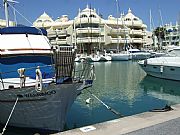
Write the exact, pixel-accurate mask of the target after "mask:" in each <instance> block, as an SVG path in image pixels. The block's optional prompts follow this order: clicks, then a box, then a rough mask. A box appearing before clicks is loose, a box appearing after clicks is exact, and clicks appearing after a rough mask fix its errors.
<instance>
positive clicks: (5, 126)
mask: <svg viewBox="0 0 180 135" xmlns="http://www.w3.org/2000/svg"><path fill="white" fill-rule="evenodd" d="M18 99H19V98H18V97H17V98H16V102H15V103H14V106H13V108H12V110H11V113H10V115H9V117H8V120H7V122H6V124H5V126H4V128H3V131H2V133H1V134H0V135H3V134H4V132H5V130H6V127H7V125H8V123H9V121H10V119H11V116H12V114H13V112H14V109H15V107H16V104H17V102H18Z"/></svg>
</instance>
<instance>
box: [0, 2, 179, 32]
mask: <svg viewBox="0 0 180 135" xmlns="http://www.w3.org/2000/svg"><path fill="white" fill-rule="evenodd" d="M0 1H1V2H0V19H1V18H2V19H4V9H3V0H0ZM17 1H18V2H19V3H18V4H15V8H16V10H18V11H19V12H20V13H21V14H22V15H23V16H25V17H26V18H27V19H28V20H29V21H30V22H32V23H33V22H34V21H35V20H36V19H37V18H38V17H39V16H40V15H41V14H43V13H44V12H46V13H47V14H48V15H49V16H50V17H52V19H53V20H55V19H57V17H60V16H61V15H68V16H69V18H70V19H74V17H76V16H77V14H78V11H79V8H80V9H81V10H82V9H84V8H86V5H87V4H88V5H91V7H92V8H95V9H96V11H99V13H101V14H102V15H103V18H104V19H107V18H108V16H109V15H113V16H114V17H117V8H116V4H117V2H118V3H119V16H120V13H121V12H124V13H125V14H126V13H127V11H128V9H129V8H130V9H131V10H132V13H133V14H134V15H135V16H137V17H139V18H140V19H142V21H143V22H144V23H145V24H146V25H147V26H148V29H149V26H150V10H151V14H152V19H153V22H154V25H155V27H157V26H159V25H161V24H162V23H163V24H167V23H170V22H172V24H175V22H176V21H178V20H179V21H180V0H17ZM9 14H10V17H11V20H12V19H13V10H12V9H11V8H9ZM16 14H17V13H16ZM160 14H161V15H160ZM160 16H161V17H162V21H161V19H160ZM17 22H18V23H20V24H25V25H28V26H31V24H30V23H28V22H27V21H26V20H25V19H23V18H22V17H21V16H20V15H18V14H17Z"/></svg>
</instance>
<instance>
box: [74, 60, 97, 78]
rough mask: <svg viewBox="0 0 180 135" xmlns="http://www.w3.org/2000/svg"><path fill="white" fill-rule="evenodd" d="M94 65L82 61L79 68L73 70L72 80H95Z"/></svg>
mask: <svg viewBox="0 0 180 135" xmlns="http://www.w3.org/2000/svg"><path fill="white" fill-rule="evenodd" d="M94 71H95V70H94V65H93V64H91V63H88V62H83V63H82V65H81V69H80V68H79V69H76V70H75V71H74V75H73V76H74V77H73V78H74V80H78V81H84V80H92V81H93V80H95V78H96V77H95V72H94Z"/></svg>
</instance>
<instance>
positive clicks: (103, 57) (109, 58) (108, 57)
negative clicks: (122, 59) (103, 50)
mask: <svg viewBox="0 0 180 135" xmlns="http://www.w3.org/2000/svg"><path fill="white" fill-rule="evenodd" d="M100 57H101V58H100V61H111V60H112V58H111V56H108V55H101V56H100Z"/></svg>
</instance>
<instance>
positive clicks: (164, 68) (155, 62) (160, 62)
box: [138, 57, 180, 81]
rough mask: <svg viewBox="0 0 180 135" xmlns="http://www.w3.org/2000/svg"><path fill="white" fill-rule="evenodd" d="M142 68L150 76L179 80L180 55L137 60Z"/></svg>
mask: <svg viewBox="0 0 180 135" xmlns="http://www.w3.org/2000/svg"><path fill="white" fill-rule="evenodd" d="M138 63H139V65H140V66H141V67H142V69H143V70H144V71H145V72H146V73H147V74H148V75H151V76H154V77H158V78H163V79H170V80H178V81H179V80H180V57H157V58H150V59H146V60H142V61H139V62H138Z"/></svg>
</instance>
